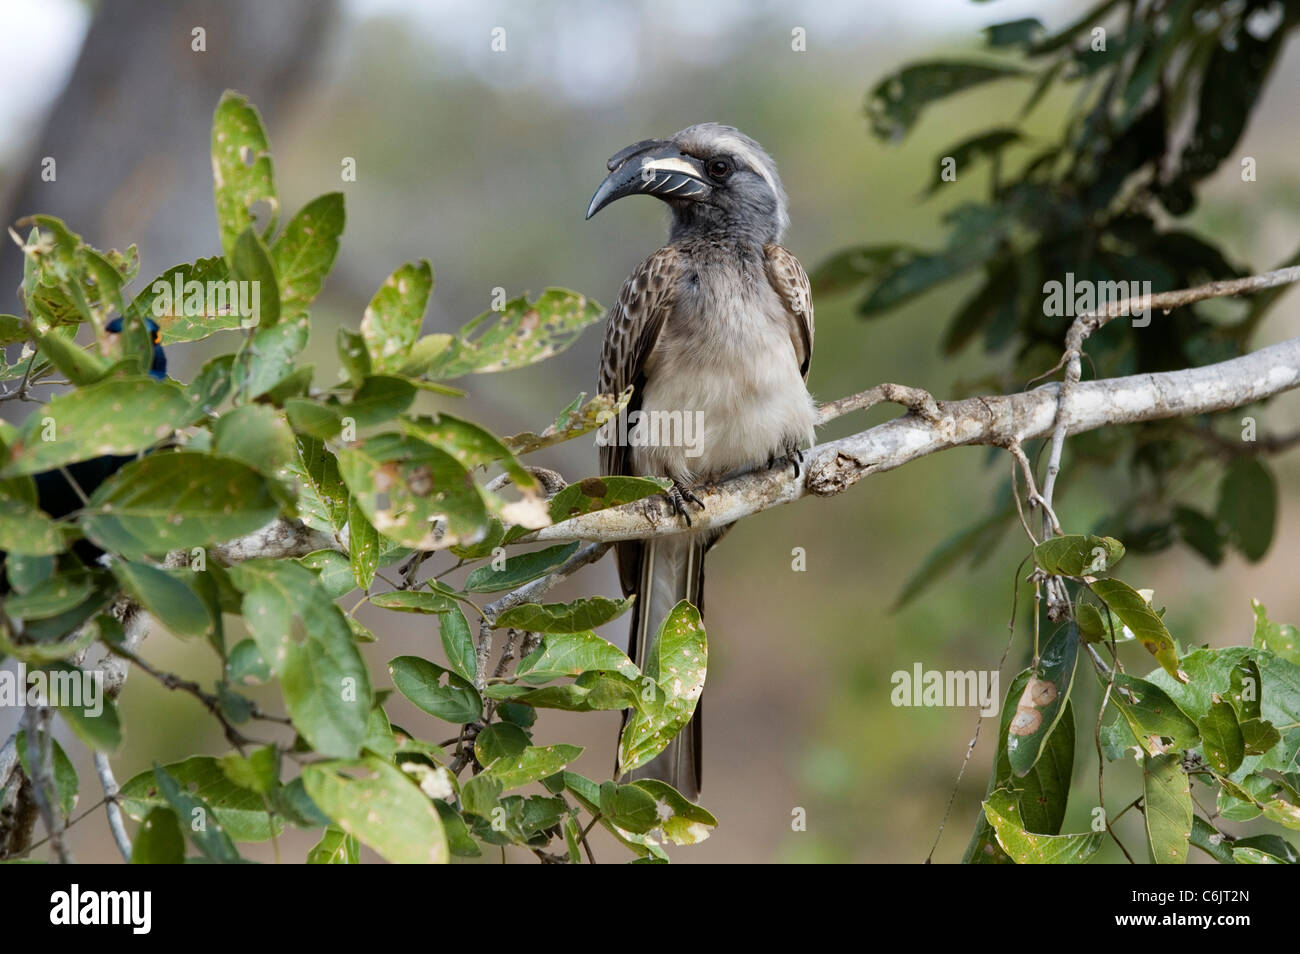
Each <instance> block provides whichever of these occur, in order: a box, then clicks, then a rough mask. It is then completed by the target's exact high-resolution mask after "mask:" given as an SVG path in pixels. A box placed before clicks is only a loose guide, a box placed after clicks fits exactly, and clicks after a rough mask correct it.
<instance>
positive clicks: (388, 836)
mask: <svg viewBox="0 0 1300 954" xmlns="http://www.w3.org/2000/svg"><path fill="white" fill-rule="evenodd" d="M302 780H303V785H304V786H305V787H306V789H307V794H308V795H310V796H311V799H312V801H314V802H315V803H316V804H317V805H318V806H319V807H320V810H321V811H322V812H324V813H325V814H326V815H328V816H329V817H330V818H331V819H333V821H334V823H335V824H337V825H338V827H339V828H340V829H342V830H343V831H345V832H347V833H348V834H349V835H353V836H355V837H356V838H358V839H360V840H361V841H362V842H364V843H365V844H367V845H369V846H370V847H371V848H373V849H374V850H375V851H377V852H378V853H379V854H380V855H382V856H383V857H384V858H385V859H386V860H388V861H391V862H393V863H394V864H445V863H446V862H447V861H448V860H449V858H450V853H449V852H448V850H447V836H446V834H445V833H444V832H443V828H442V821H441V819H440V818H439V817H438V812H437V810H436V809H435V808H434V807H433V803H432V802H431V801H429V799H428V797H427V796H426V795H425V794H424V793H423V792H422V791H420V788H419V786H418V785H416V784H415V782H413V781H411V779H410V778H409V777H408V776H407V775H406V774H404V773H403V772H402V771H401V770H400V769H398V768H396V767H394V766H393V765H391V764H390V763H388V762H385V761H383V760H382V759H378V758H374V757H369V758H364V759H354V760H350V761H338V762H318V763H316V764H313V765H308V766H307V767H306V768H304V769H303V772H302Z"/></svg>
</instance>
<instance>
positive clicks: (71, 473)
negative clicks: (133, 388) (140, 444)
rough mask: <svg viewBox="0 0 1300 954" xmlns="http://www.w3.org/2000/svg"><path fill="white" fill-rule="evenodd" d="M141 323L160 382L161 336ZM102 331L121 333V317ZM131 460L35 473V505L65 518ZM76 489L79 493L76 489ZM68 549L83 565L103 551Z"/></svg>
mask: <svg viewBox="0 0 1300 954" xmlns="http://www.w3.org/2000/svg"><path fill="white" fill-rule="evenodd" d="M145 324H146V325H147V327H148V329H149V337H150V340H151V341H152V342H153V358H152V360H151V362H150V365H149V376H150V377H151V378H155V379H157V380H159V381H164V380H166V378H167V355H166V354H165V353H164V351H163V347H162V344H161V339H162V335H161V332H160V331H159V329H158V324H157V322H155V321H154V320H153V319H152V318H146V319H145ZM104 330H105V331H107V332H108V333H109V334H112V335H118V334H121V333H122V319H121V318H114V319H113V320H112V321H110V322H109V323H108V325H107V326H105V329H104ZM133 460H135V455H133V454H126V455H122V454H104V455H102V456H100V457H92V458H91V459H90V460H80V461H76V462H74V463H71V464H68V465H67V466H66V467H64V468H60V469H56V470H47V471H43V472H41V473H39V474H35V475H33V478H32V479H33V480H34V481H35V482H36V494H37V499H38V504H39V506H40V508H41V509H42V510H44V511H45V512H46V513H47V514H49V515H50V516H51V517H54V518H55V519H58V518H60V517H66V516H67V515H68V514H70V513H72V512H73V511H75V510H80V509H81V507H82V506H84V504H83V502H82V496H81V495H82V494H85V496H87V497H89V496H90V495H91V494H92V493H94V492H95V490H96V488H98V487H99V485H100V484H102V483H103V482H104V481H106V480H108V478H109V477H112V476H113V475H114V474H115V473H117V472H118V471H119V470H121V469H122V467H124V466H125V465H126V464H128V463H130V462H131V461H133ZM64 471H67V473H66V474H65V473H64ZM69 477H71V478H72V480H74V481H76V487H73V486H72V484H70V483H69V482H68V478H69ZM78 488H79V489H80V491H81V493H78V492H77V490H78ZM72 549H73V552H75V553H76V554H77V556H79V557H81V559H82V561H83V562H84V563H86V564H91V563H93V562H94V561H95V560H97V559H99V557H100V556H101V555H102V554H103V552H104V551H102V550H100V549H99V548H98V547H97V546H95V545H94V544H93V543H91V542H90V541H88V540H78V541H77V542H76V543H74V544H73V547H72ZM3 561H4V554H3V553H0V563H2V562H3ZM0 585H2V584H0Z"/></svg>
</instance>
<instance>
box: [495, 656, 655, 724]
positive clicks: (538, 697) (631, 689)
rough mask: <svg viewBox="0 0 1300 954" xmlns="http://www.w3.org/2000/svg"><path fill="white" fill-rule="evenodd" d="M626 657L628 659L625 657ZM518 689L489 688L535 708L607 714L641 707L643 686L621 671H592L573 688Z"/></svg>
mask: <svg viewBox="0 0 1300 954" xmlns="http://www.w3.org/2000/svg"><path fill="white" fill-rule="evenodd" d="M625 658H626V657H625ZM520 688H521V687H518V686H505V687H489V691H488V695H494V692H493V691H492V690H493V689H507V690H509V696H508V697H509V698H510V699H511V700H512V701H513V702H514V703H517V704H520V705H525V706H531V707H533V708H535V709H561V710H564V711H566V712H604V711H608V710H611V709H630V708H640V707H641V702H642V699H641V692H642V688H641V686H640V684H639V683H638V682H636V681H634V679H633V678H631V677H629V676H625V675H623V674H622V673H620V672H613V671H601V670H592V671H590V672H585V673H583V674H582V675H581V676H579V677H578V678H577V679H576V680H575V681H574V682H573V683H572V684H571V685H567V686H546V687H544V688H542V689H532V690H525V691H523V692H520V691H519V689H520Z"/></svg>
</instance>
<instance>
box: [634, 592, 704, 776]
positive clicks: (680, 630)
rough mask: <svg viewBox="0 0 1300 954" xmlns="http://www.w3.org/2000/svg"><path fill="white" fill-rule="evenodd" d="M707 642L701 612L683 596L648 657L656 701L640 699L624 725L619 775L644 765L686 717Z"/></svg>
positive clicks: (696, 694)
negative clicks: (655, 688)
mask: <svg viewBox="0 0 1300 954" xmlns="http://www.w3.org/2000/svg"><path fill="white" fill-rule="evenodd" d="M707 664H708V644H707V641H706V638H705V633H704V625H703V623H702V622H701V620H700V613H699V610H697V609H696V608H695V607H694V606H692V605H691V604H690V603H688V602H686V601H685V600H682V601H681V602H680V603H678V604H677V605H676V606H674V607H673V609H672V612H670V613H669V614H668V616H667V617H666V618H665V619H664V622H663V625H662V626H661V627H660V628H659V632H658V634H657V635H656V637H655V643H654V645H653V646H652V647H651V652H650V654H649V656H648V659H647V664H646V669H645V676H646V677H648V678H650V679H652V680H654V681H655V683H657V685H658V689H659V692H657V693H656V695H655V699H654V702H652V703H644V704H643V706H642V708H641V709H639V710H637V711H636V712H635V713H633V714H632V715H631V716H630V717H629V718H628V720H627V723H626V725H625V726H624V727H623V732H622V735H621V737H620V738H619V743H618V774H619V775H620V776H621V775H623V774H624V773H626V772H630V771H631V770H632V769H634V768H637V767H638V766H641V765H644V764H645V763H646V762H648V761H650V760H651V759H652V758H654V757H655V756H656V755H658V754H659V753H660V752H662V751H663V750H664V749H665V748H666V747H667V746H668V743H669V742H671V741H672V740H673V738H674V737H675V736H676V735H677V733H678V732H680V731H681V729H682V727H683V726H685V725H686V723H687V722H689V721H690V718H691V716H692V715H693V714H694V712H695V706H696V703H697V702H699V698H700V694H701V693H702V692H703V691H704V678H705V674H706V669H707Z"/></svg>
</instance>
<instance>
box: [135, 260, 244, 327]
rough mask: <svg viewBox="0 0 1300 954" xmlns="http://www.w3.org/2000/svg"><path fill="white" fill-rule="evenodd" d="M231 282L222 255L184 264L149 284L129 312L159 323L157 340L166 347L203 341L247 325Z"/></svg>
mask: <svg viewBox="0 0 1300 954" xmlns="http://www.w3.org/2000/svg"><path fill="white" fill-rule="evenodd" d="M178 280H179V286H178V284H177V282H178ZM229 281H230V270H229V268H228V267H227V265H226V260H225V259H224V258H222V257H221V256H219V255H216V256H213V257H212V258H200V259H197V260H195V261H193V262H182V263H181V264H180V265H173V266H172V267H171V268H169V269H167V271H165V272H163V273H162V274H161V275H159V276H158V277H157V278H155V279H154V280H153V281H152V282H150V283H149V284H148V285H147V286H146V287H145V288H144V290H142V291H141V292H140V294H138V295H136V296H135V299H134V300H133V301H132V302H131V306H130V308H128V309H127V311H128V313H130V314H134V315H139V316H140V317H142V318H152V319H153V320H154V321H155V322H157V324H158V333H159V337H158V340H159V343H161V344H162V345H163V346H164V347H166V346H167V345H173V344H181V343H184V342H189V341H201V340H202V339H204V338H206V337H208V336H209V335H214V334H216V333H217V332H218V331H234V330H236V329H238V328H242V327H243V325H244V316H243V315H241V314H240V311H241V309H240V307H239V305H240V304H241V302H240V301H239V297H238V296H239V288H238V286H237V285H230V284H227V283H228V282H229ZM178 287H179V289H180V293H179V294H177V288H178Z"/></svg>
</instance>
